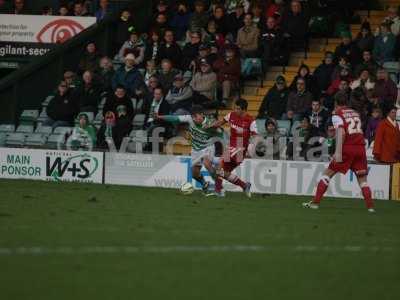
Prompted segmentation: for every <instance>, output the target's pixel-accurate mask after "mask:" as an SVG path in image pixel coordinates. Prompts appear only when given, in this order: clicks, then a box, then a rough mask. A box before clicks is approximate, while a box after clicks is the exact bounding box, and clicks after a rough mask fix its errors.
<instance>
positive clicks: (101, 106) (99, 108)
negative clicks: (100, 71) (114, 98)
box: [97, 97, 107, 111]
mask: <svg viewBox="0 0 400 300" xmlns="http://www.w3.org/2000/svg"><path fill="white" fill-rule="evenodd" d="M106 101H107V98H106V97H104V98H102V99H101V101H100V103H99V105H98V107H97V108H98V110H99V111H102V110H103V107H104V105H105V104H106Z"/></svg>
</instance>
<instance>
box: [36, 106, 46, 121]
mask: <svg viewBox="0 0 400 300" xmlns="http://www.w3.org/2000/svg"><path fill="white" fill-rule="evenodd" d="M47 118H48V115H47V111H46V108H43V110H42V112H41V113H40V115H39V117H38V118H37V122H38V123H43V122H44V121H46V120H47Z"/></svg>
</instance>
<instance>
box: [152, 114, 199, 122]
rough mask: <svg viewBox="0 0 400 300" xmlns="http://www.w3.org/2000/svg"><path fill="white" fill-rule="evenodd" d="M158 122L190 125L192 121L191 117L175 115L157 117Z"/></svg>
mask: <svg viewBox="0 0 400 300" xmlns="http://www.w3.org/2000/svg"><path fill="white" fill-rule="evenodd" d="M156 118H157V119H158V120H161V121H165V122H168V123H172V124H180V123H189V122H190V121H191V120H192V117H191V116H190V115H187V116H173V115H163V116H160V115H157V117H156Z"/></svg>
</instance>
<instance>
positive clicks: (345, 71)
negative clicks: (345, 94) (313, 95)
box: [326, 67, 352, 96]
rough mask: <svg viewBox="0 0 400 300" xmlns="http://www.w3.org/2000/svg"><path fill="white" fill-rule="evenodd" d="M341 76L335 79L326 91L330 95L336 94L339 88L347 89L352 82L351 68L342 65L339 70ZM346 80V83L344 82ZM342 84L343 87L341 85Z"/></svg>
mask: <svg viewBox="0 0 400 300" xmlns="http://www.w3.org/2000/svg"><path fill="white" fill-rule="evenodd" d="M339 72H340V73H339V76H338V77H337V78H336V79H334V80H333V81H332V83H331V85H330V86H329V88H328V90H327V91H326V93H327V94H328V95H330V96H333V95H334V94H336V93H337V92H338V91H339V90H343V89H347V88H348V87H349V85H350V83H351V82H352V77H351V75H350V68H349V67H342V68H341V70H340V71H339ZM344 82H346V84H345V83H344ZM341 85H342V87H341Z"/></svg>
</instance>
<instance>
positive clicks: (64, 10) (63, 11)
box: [58, 5, 70, 16]
mask: <svg viewBox="0 0 400 300" xmlns="http://www.w3.org/2000/svg"><path fill="white" fill-rule="evenodd" d="M58 15H59V16H69V15H70V13H69V9H68V6H67V5H60V8H59V9H58Z"/></svg>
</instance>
